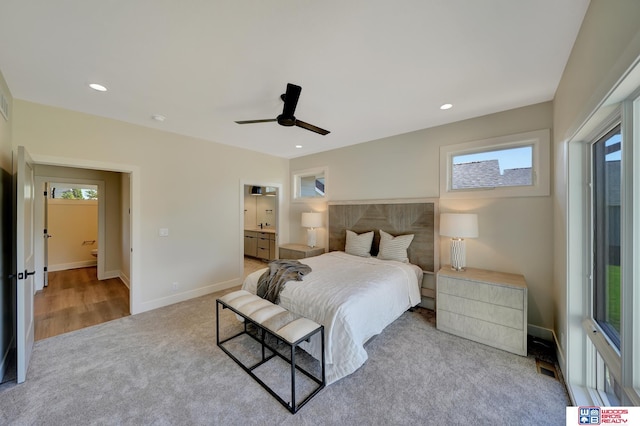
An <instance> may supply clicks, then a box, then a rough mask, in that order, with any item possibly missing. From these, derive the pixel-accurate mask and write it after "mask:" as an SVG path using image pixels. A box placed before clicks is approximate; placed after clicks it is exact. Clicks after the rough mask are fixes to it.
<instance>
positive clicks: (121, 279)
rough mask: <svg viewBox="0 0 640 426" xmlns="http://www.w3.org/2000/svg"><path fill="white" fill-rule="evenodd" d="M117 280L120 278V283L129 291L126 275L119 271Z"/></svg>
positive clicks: (129, 286)
mask: <svg viewBox="0 0 640 426" xmlns="http://www.w3.org/2000/svg"><path fill="white" fill-rule="evenodd" d="M118 278H120V281H122V283H123V284H124V285H126V286H127V288H128V289H131V285H130V284H129V277H128V276H127V274H125V273H124V272H122V271H120V272H119V274H118Z"/></svg>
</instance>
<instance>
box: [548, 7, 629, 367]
mask: <svg viewBox="0 0 640 426" xmlns="http://www.w3.org/2000/svg"><path fill="white" fill-rule="evenodd" d="M638 22H640V2H638V1H636V0H620V1H614V2H612V1H607V0H591V3H590V5H589V9H588V10H587V13H586V15H585V19H584V21H583V23H582V27H581V29H580V32H579V33H578V37H577V40H576V42H575V45H574V47H573V50H572V52H571V55H570V57H569V61H568V62H567V65H566V67H565V70H564V73H563V75H562V79H561V81H560V84H559V85H558V90H557V91H556V96H555V99H554V116H553V119H554V141H555V146H554V156H555V160H556V163H555V165H556V171H555V183H554V191H555V196H554V199H553V212H554V229H555V233H554V236H555V237H554V252H555V256H554V259H555V262H554V275H553V280H554V302H555V306H554V310H555V312H556V318H557V321H556V323H555V324H554V329H555V332H556V336H557V337H558V340H559V344H560V348H559V350H560V355H561V358H563V359H564V358H566V354H565V352H566V348H567V339H568V338H569V337H568V336H567V330H569V329H570V328H573V329H574V330H578V333H573V334H574V335H578V334H579V333H580V328H581V325H580V321H581V319H582V318H581V317H580V316H576V315H572V313H571V312H569V311H568V310H567V305H568V303H569V302H570V300H569V299H568V295H567V280H566V278H567V256H568V247H569V246H571V242H570V241H567V221H568V220H569V217H568V209H567V173H568V171H569V167H570V165H569V164H568V161H567V141H568V140H569V139H570V138H571V137H572V136H573V134H574V133H575V132H576V131H577V130H578V129H579V127H580V126H581V125H582V124H583V123H584V122H585V121H586V120H587V119H588V118H589V116H590V115H591V114H592V113H593V112H594V111H595V110H596V108H597V107H598V106H599V104H600V103H601V102H602V101H603V100H604V99H605V98H606V96H607V94H608V93H609V91H610V90H611V89H612V88H613V87H614V86H615V84H616V83H617V81H618V80H619V79H620V77H621V76H622V75H623V74H624V72H625V71H626V70H627V69H629V68H630V66H631V65H632V64H633V63H634V62H635V61H637V59H638V58H639V57H640V25H639V24H638ZM578 190H579V189H578ZM583 293H584V292H583ZM575 296H576V297H583V295H582V294H578V295H575ZM581 300H582V299H580V300H577V299H574V300H572V302H573V303H580V302H581ZM573 346H574V347H579V346H580V343H579V342H578V343H577V344H576V345H573ZM578 358H579V357H578ZM573 359H574V358H573V357H572V360H573ZM574 365H575V366H576V368H578V369H580V368H581V367H580V365H578V363H575V364H574ZM565 374H567V372H565ZM569 374H571V372H569Z"/></svg>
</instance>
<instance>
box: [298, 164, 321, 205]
mask: <svg viewBox="0 0 640 426" xmlns="http://www.w3.org/2000/svg"><path fill="white" fill-rule="evenodd" d="M328 174H329V171H328V167H314V168H312V169H305V170H296V171H294V172H292V173H291V188H292V191H291V198H292V200H293V201H294V202H308V201H326V200H328V199H329V196H328V190H327V188H328V182H329V178H328ZM318 175H323V176H324V195H318V196H317V197H305V196H302V194H301V192H302V179H303V178H305V177H309V176H316V177H317V176H318Z"/></svg>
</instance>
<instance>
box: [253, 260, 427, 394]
mask: <svg viewBox="0 0 640 426" xmlns="http://www.w3.org/2000/svg"><path fill="white" fill-rule="evenodd" d="M300 262H302V263H305V264H307V265H309V266H310V267H311V270H312V271H311V272H310V273H309V274H307V275H306V276H305V277H304V279H303V280H302V281H289V282H288V283H287V284H286V286H285V288H284V290H283V291H282V293H281V294H280V305H281V306H282V307H283V308H285V309H287V310H289V311H291V312H294V313H296V314H298V315H302V316H304V317H307V318H309V319H312V320H314V321H315V322H317V323H319V324H322V325H324V327H325V345H326V347H325V361H326V378H327V383H333V382H335V381H336V380H338V379H341V378H342V377H345V376H347V375H349V374H351V373H353V372H354V371H355V370H357V369H358V368H359V367H360V366H361V365H362V364H364V362H365V361H366V360H367V352H366V351H365V349H364V344H365V343H366V342H367V340H369V339H370V338H371V337H373V336H375V335H376V334H379V333H380V332H381V331H382V330H383V329H384V328H385V327H386V326H387V325H389V324H391V323H392V322H393V321H395V320H396V319H397V318H398V317H399V316H400V315H402V313H403V312H405V311H406V310H407V309H408V308H410V307H412V306H415V305H417V304H418V303H420V282H421V281H420V280H421V278H422V270H420V268H419V267H417V266H415V265H410V264H404V263H401V262H395V261H388V260H378V259H376V258H363V257H358V256H352V255H349V254H346V253H344V252H330V253H326V254H323V255H321V256H316V257H310V258H306V259H301V260H300ZM264 271H265V270H264V269H262V270H259V271H256V272H254V273H252V274H250V275H249V276H247V278H246V280H245V282H244V284H243V285H242V288H243V289H244V290H247V291H249V292H252V293H254V294H255V293H256V287H257V283H258V279H259V278H260V276H261V275H262V273H263V272H264ZM318 336H319V335H318ZM303 347H304V349H305V350H307V351H308V352H309V353H311V354H312V355H313V356H314V357H316V358H317V359H320V351H321V346H320V338H319V337H318V338H316V339H315V340H313V339H312V340H311V342H310V344H308V345H305V346H303Z"/></svg>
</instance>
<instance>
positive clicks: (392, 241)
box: [378, 229, 413, 263]
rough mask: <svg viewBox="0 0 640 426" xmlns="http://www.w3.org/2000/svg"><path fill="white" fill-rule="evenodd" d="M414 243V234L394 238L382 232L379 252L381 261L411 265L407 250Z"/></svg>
mask: <svg viewBox="0 0 640 426" xmlns="http://www.w3.org/2000/svg"><path fill="white" fill-rule="evenodd" d="M411 241H413V234H408V235H398V236H397V237H394V236H393V235H391V234H387V233H386V232H384V231H383V230H382V229H381V230H380V250H379V251H378V259H381V260H397V261H398V262H404V263H409V256H408V255H407V249H408V248H409V244H411Z"/></svg>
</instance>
